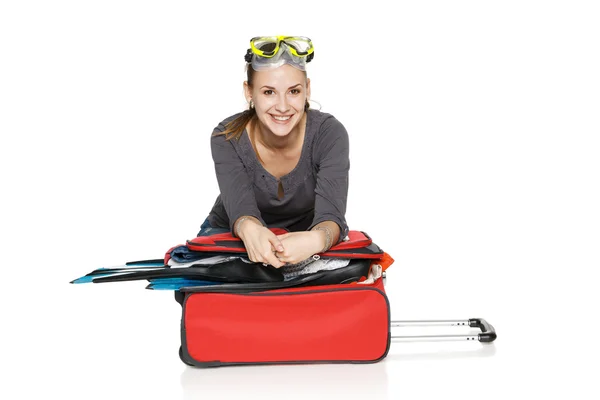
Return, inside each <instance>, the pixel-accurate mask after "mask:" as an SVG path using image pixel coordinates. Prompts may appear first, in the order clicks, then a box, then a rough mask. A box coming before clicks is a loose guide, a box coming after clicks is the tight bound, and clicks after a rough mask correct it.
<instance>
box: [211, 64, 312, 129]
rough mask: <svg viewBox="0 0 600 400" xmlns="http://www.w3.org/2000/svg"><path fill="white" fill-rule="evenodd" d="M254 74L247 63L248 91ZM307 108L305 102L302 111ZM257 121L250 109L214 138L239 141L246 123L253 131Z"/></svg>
mask: <svg viewBox="0 0 600 400" xmlns="http://www.w3.org/2000/svg"><path fill="white" fill-rule="evenodd" d="M254 72H255V71H254V69H253V68H252V66H251V65H250V64H249V63H248V64H246V75H247V79H248V87H249V88H250V89H252V85H253V84H254ZM304 77H305V78H306V71H304ZM309 107H310V104H309V103H308V100H307V101H306V104H305V105H304V111H308V109H309ZM257 119H258V117H257V116H256V110H255V109H254V107H250V108H249V109H247V110H245V111H244V112H243V113H242V115H240V116H239V117H237V118H236V119H234V120H233V121H231V122H229V123H227V125H226V126H225V130H224V131H223V132H217V133H215V136H218V135H225V140H231V139H236V140H239V139H240V137H242V133H243V132H244V129H246V125H247V124H248V122H250V129H253V127H254V123H255V122H256V120H257Z"/></svg>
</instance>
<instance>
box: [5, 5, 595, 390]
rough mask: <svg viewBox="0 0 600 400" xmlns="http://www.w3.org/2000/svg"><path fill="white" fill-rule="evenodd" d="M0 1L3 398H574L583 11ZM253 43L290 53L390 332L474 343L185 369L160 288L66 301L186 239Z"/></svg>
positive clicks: (587, 165)
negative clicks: (115, 270) (380, 286)
mask: <svg viewBox="0 0 600 400" xmlns="http://www.w3.org/2000/svg"><path fill="white" fill-rule="evenodd" d="M0 4H1V6H0V133H1V138H2V139H1V147H0V155H1V157H0V163H1V165H0V166H1V170H0V171H1V172H0V173H1V188H2V189H1V190H2V195H1V197H0V202H1V208H0V212H1V213H2V214H1V217H2V219H1V223H0V226H1V229H2V232H1V235H2V236H1V241H0V243H1V248H2V257H3V267H4V268H3V273H2V278H0V279H2V285H3V289H2V291H1V292H0V296H1V303H0V304H1V306H0V307H1V310H2V312H1V318H0V320H1V321H2V322H1V326H2V328H1V329H0V336H1V343H2V354H1V359H2V365H3V368H2V369H3V371H4V372H3V373H2V376H3V379H2V382H3V383H2V384H1V385H0V388H1V389H0V390H1V391H3V392H6V393H7V394H3V395H2V396H1V397H2V398H11V399H13V398H33V396H34V395H38V396H45V397H58V396H66V397H67V398H72V397H75V396H78V397H81V398H86V399H87V398H90V399H91V398H98V399H106V398H112V399H120V398H129V399H131V398H147V399H149V398H160V399H171V398H173V399H177V398H183V399H192V398H212V399H216V398H261V399H271V398H277V399H281V398H284V399H285V398H294V399H295V398H299V399H300V398H302V399H306V398H313V399H317V398H330V397H331V398H373V399H398V398H401V397H404V398H410V399H413V398H442V397H443V398H461V397H462V398H464V397H467V396H477V397H478V398H481V397H487V398H491V399H507V398H541V397H542V396H550V395H552V396H553V397H555V398H590V399H591V398H598V396H599V394H600V390H599V389H598V386H597V384H594V383H592V378H593V376H597V373H598V367H597V363H598V359H599V356H600V351H599V348H598V341H597V337H596V336H597V333H598V328H600V326H599V323H598V311H597V309H598V304H600V295H599V294H598V289H597V288H598V277H599V274H598V268H599V261H600V256H599V247H600V246H599V244H600V228H599V226H600V211H599V207H598V205H599V204H600V173H599V172H600V160H599V157H598V155H599V153H600V145H599V140H598V135H599V134H600V129H599V128H600V118H599V110H600V94H599V93H600V73H599V71H600V53H599V51H598V50H599V40H600V24H598V21H599V20H600V13H599V10H598V6H597V3H596V2H593V1H589V2H585V1H525V0H520V1H502V2H485V1H414V2H383V1H369V2H366V3H365V2H360V3H358V2H356V3H353V2H351V1H344V2H337V3H336V2H326V1H306V0H303V1H297V2H264V3H263V2H258V1H255V2H251V1H246V2H230V1H221V2H218V1H217V2H200V1H197V2H189V1H187V2H183V1H126V0H119V1H96V2H93V1H70V2H68V1H53V2H45V1H44V2H42V1H40V2H33V1H2V3H0ZM272 34H274V35H277V34H290V35H304V36H308V37H310V38H312V40H313V42H314V45H315V49H316V50H315V54H316V56H315V59H314V61H313V62H311V63H310V64H309V67H310V68H309V71H308V73H309V77H310V78H311V80H312V98H313V99H314V100H316V101H318V102H319V103H320V104H321V106H322V111H325V112H328V113H331V114H333V115H334V116H336V117H337V118H338V119H339V120H340V121H341V122H342V123H343V124H344V125H345V127H346V129H347V130H348V133H349V135H350V141H351V154H350V157H351V175H350V180H351V182H350V193H349V200H348V212H347V220H348V222H349V224H350V227H351V229H357V230H363V231H365V232H367V233H369V234H370V235H371V236H372V237H373V239H374V241H375V242H376V243H377V244H378V245H379V246H380V247H382V248H383V249H384V250H385V251H386V252H388V253H389V254H391V255H392V256H393V257H394V258H395V260H396V262H395V263H394V265H393V266H392V267H391V268H390V269H389V275H388V277H389V279H388V284H387V292H388V295H389V298H390V301H391V304H392V315H393V317H394V318H396V319H446V318H450V319H455V318H458V319H466V318H472V317H483V318H486V319H487V320H489V321H490V322H491V323H492V324H494V325H495V327H496V329H497V332H498V340H497V341H496V343H495V344H494V345H492V346H482V345H481V344H479V343H453V342H450V343H425V344H410V343H395V344H393V345H392V349H391V351H390V353H389V356H388V358H387V359H386V360H385V361H383V362H381V363H378V364H374V365H362V366H352V365H322V366H283V367H272V366H271V367H229V368H220V369H212V370H202V369H192V368H189V367H186V366H185V365H184V364H182V363H181V362H180V360H179V358H178V355H177V349H178V347H179V340H180V338H179V319H180V307H179V305H178V304H177V303H175V302H174V301H173V299H172V293H171V292H153V291H149V290H145V289H144V287H145V282H130V283H115V284H104V285H100V284H98V285H91V284H90V285H78V286H75V285H70V284H69V283H68V282H69V281H71V280H72V279H74V278H77V277H79V276H81V275H84V274H85V273H87V272H89V271H91V270H92V269H95V268H98V267H109V266H114V265H118V264H121V263H123V262H125V261H132V260H139V259H148V258H161V257H162V256H163V254H164V252H165V251H166V250H167V249H168V248H169V247H171V246H173V245H175V244H178V243H182V242H184V241H185V240H186V239H189V238H192V237H194V236H195V234H196V233H197V231H198V230H199V226H200V224H201V222H202V221H203V220H204V218H205V217H206V215H207V213H208V211H209V210H210V207H211V206H212V204H213V202H214V199H215V198H216V196H217V194H218V188H217V183H216V180H215V178H214V170H213V165H212V160H211V157H210V149H209V137H210V133H211V132H212V129H213V127H214V126H216V124H217V123H218V122H219V121H221V120H222V119H223V118H225V117H227V116H229V115H231V114H233V113H235V112H239V111H241V110H243V109H244V107H245V102H244V97H243V92H242V82H243V80H244V61H243V58H242V57H243V55H244V54H245V52H246V49H247V48H248V41H249V39H250V38H251V37H253V36H257V35H272ZM314 106H315V107H318V105H317V104H316V103H315V104H314ZM455 329H457V328H455ZM436 332H437V331H436ZM448 333H452V332H448ZM365 340H368V339H365Z"/></svg>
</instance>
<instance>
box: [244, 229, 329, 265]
mask: <svg viewBox="0 0 600 400" xmlns="http://www.w3.org/2000/svg"><path fill="white" fill-rule="evenodd" d="M238 235H239V236H240V238H241V239H242V241H243V242H244V246H245V247H246V251H247V252H248V257H249V258H250V261H253V262H262V263H264V264H270V265H272V266H274V267H275V268H281V267H283V266H284V265H287V264H297V263H299V262H301V261H304V260H306V259H307V258H309V257H311V256H313V255H314V254H316V253H319V252H320V251H321V250H322V249H323V246H324V241H325V239H324V237H323V236H324V235H323V233H322V232H319V231H303V232H289V233H285V234H283V235H275V234H274V233H273V232H272V231H271V230H269V229H267V228H265V227H264V226H262V225H258V224H254V223H250V222H249V223H244V225H243V227H242V229H240V232H239V234H238Z"/></svg>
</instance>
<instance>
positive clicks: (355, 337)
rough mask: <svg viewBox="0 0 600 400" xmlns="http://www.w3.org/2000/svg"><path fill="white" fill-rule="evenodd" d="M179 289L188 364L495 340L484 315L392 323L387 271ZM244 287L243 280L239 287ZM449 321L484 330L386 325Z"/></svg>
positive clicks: (319, 357) (365, 356) (308, 358)
mask: <svg viewBox="0 0 600 400" xmlns="http://www.w3.org/2000/svg"><path fill="white" fill-rule="evenodd" d="M228 286H229V287H230V289H221V290H219V288H215V287H212V288H189V289H184V290H183V291H182V292H183V299H182V300H181V303H182V306H183V312H182V320H181V343H182V345H181V348H180V351H179V355H180V358H181V360H182V361H183V362H184V363H186V364H188V365H191V366H197V367H217V366H225V365H247V364H295V363H373V362H377V361H380V360H382V359H383V358H385V356H386V355H387V353H388V350H389V348H390V342H391V339H395V340H396V339H397V340H413V341H414V340H468V341H471V340H473V341H475V340H479V341H480V342H492V341H493V340H495V339H496V333H495V331H494V328H493V327H492V326H491V325H489V324H488V323H487V322H485V320H482V319H470V320H464V321H390V305H389V301H388V298H387V296H386V294H385V289H384V277H379V278H377V279H376V280H375V281H374V282H373V283H369V284H361V283H351V284H338V285H327V286H307V287H295V288H288V289H278V290H267V291H260V290H259V291H256V290H252V289H249V290H243V289H242V290H240V289H235V288H233V286H232V285H228ZM239 286H243V285H238V287H239ZM416 325H425V326H427V325H450V326H461V325H462V326H465V325H467V326H471V327H475V328H480V329H481V333H479V334H469V335H443V336H392V335H391V331H390V329H391V327H400V326H416Z"/></svg>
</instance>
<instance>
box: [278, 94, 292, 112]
mask: <svg viewBox="0 0 600 400" xmlns="http://www.w3.org/2000/svg"><path fill="white" fill-rule="evenodd" d="M275 109H276V110H277V111H279V112H281V113H284V112H287V111H288V110H289V109H290V106H289V103H288V101H287V98H286V96H285V94H284V95H281V96H279V97H278V98H277V104H276V105H275Z"/></svg>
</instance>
